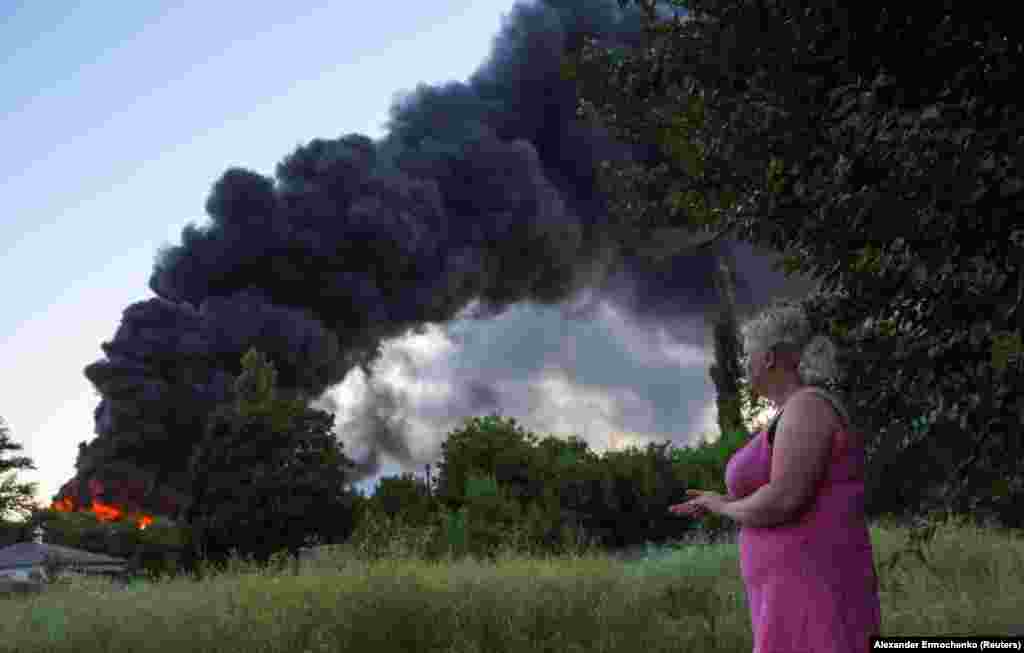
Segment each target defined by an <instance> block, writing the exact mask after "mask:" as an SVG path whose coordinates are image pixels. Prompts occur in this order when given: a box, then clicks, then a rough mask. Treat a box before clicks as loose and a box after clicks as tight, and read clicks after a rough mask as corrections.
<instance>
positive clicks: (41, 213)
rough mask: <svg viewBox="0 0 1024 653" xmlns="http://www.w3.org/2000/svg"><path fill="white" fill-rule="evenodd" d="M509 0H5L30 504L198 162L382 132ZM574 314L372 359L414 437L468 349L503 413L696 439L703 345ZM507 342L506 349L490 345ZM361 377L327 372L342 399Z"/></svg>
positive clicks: (82, 430) (222, 162) (563, 426)
mask: <svg viewBox="0 0 1024 653" xmlns="http://www.w3.org/2000/svg"><path fill="white" fill-rule="evenodd" d="M512 5H513V0H472V1H469V0H465V1H456V0H435V1H434V2H430V3H416V2H409V3H402V4H401V5H399V4H397V3H372V2H368V3H350V2H330V3H328V2H320V3H314V2H307V1H297V2H291V3H251V2H246V3H241V2H214V3H210V2H178V3H157V2H145V1H143V2H134V3H82V4H81V5H76V4H75V3H69V2H60V1H57V0H54V1H51V2H32V3H27V2H26V3H21V4H20V5H17V4H16V5H15V7H16V8H15V9H13V10H12V9H9V8H8V9H5V10H4V13H3V15H2V22H0V79H3V82H4V83H3V86H2V90H0V111H2V115H3V119H2V120H0V143H3V146H4V156H3V157H2V158H0V196H2V197H3V199H4V204H5V206H4V209H5V210H4V213H3V216H2V218H0V248H2V251H3V256H2V257H0V278H2V279H3V280H4V288H5V290H6V294H5V311H4V319H3V320H2V321H0V360H2V362H3V370H4V374H3V377H2V379H0V390H2V392H0V398H2V403H0V416H3V418H4V419H5V420H6V421H7V423H8V425H9V426H10V428H11V431H12V436H13V439H14V441H15V442H17V443H20V444H23V445H24V447H25V448H24V450H23V451H22V452H21V453H20V455H26V456H29V457H30V458H32V460H33V461H34V463H35V465H36V467H37V468H38V470H37V471H30V472H24V473H22V474H20V475H19V480H21V481H37V482H39V491H38V493H37V500H38V501H39V503H40V504H41V505H48V503H49V500H50V497H51V496H52V495H53V494H55V493H56V492H57V491H58V489H59V488H60V485H61V484H62V483H63V482H65V481H66V480H68V479H69V478H70V477H71V476H73V474H74V471H75V470H74V461H75V456H76V453H77V444H78V442H80V441H83V440H91V439H92V438H93V437H94V434H93V410H94V409H95V407H96V405H97V403H98V401H99V398H98V395H97V393H96V392H95V390H94V389H93V388H92V386H91V384H90V383H89V382H88V380H87V379H86V378H85V376H84V375H83V373H82V370H83V368H84V367H85V366H86V365H87V364H89V363H91V362H93V361H95V360H97V359H99V358H100V357H101V356H102V351H101V349H100V343H102V342H103V341H105V340H110V339H111V338H112V337H113V335H114V332H115V331H116V329H117V327H118V324H119V322H120V318H121V312H122V311H123V310H124V308H125V307H126V306H128V305H129V304H131V303H132V302H136V301H140V300H144V299H148V298H150V297H152V296H153V295H152V293H151V291H150V290H149V289H148V287H147V285H146V284H147V281H148V278H149V274H150V271H151V268H152V264H153V260H154V255H155V253H156V251H157V249H158V247H159V246H161V245H162V244H165V243H168V242H174V243H177V242H178V241H179V239H180V236H181V229H182V227H184V226H185V225H186V224H187V223H188V222H197V223H203V222H205V212H204V209H203V206H204V202H205V200H206V197H207V195H208V193H209V191H210V188H211V186H212V184H213V183H214V181H215V180H216V179H217V178H218V177H219V176H220V175H221V174H222V173H223V172H224V171H225V170H226V169H227V168H229V167H231V166H243V167H246V168H249V169H252V170H256V171H258V172H261V173H263V174H266V175H272V174H273V170H274V166H275V165H276V164H277V163H278V162H279V161H280V160H281V159H282V158H283V157H284V156H285V155H287V154H288V153H290V152H291V151H292V150H294V148H295V147H296V146H297V145H299V144H302V143H306V142H308V141H310V140H311V139H314V138H336V137H338V136H340V135H342V134H347V133H352V132H359V133H363V134H366V135H368V136H370V137H372V138H375V139H377V138H380V137H381V136H383V135H384V131H383V123H384V122H385V120H386V119H387V117H388V108H389V106H390V104H391V102H392V99H393V98H394V95H395V93H396V92H399V91H403V90H411V89H413V88H414V87H415V86H416V85H417V84H419V83H428V84H441V83H444V82H448V81H453V80H465V79H466V78H467V77H468V76H469V75H470V74H471V73H472V72H473V71H474V70H475V69H476V68H477V67H478V66H479V65H480V64H481V63H482V62H483V61H484V60H485V58H486V57H487V55H488V53H489V52H490V47H491V41H492V38H493V37H494V35H495V34H496V33H497V32H498V30H499V28H500V25H501V18H502V15H503V14H505V13H507V12H509V11H510V10H511V8H512ZM4 6H5V7H10V6H11V5H10V3H9V2H8V3H6V4H5V5H4ZM169 181H171V182H172V183H171V184H169V183H168V182H169ZM589 322H590V321H588V324H570V323H568V322H566V321H565V320H563V319H561V318H560V317H559V314H558V313H557V312H552V311H547V312H543V311H541V312H538V311H533V310H528V309H527V308H525V307H524V308H523V310H522V311H519V310H517V311H514V312H513V313H510V314H508V315H507V316H503V317H502V318H501V319H500V320H496V321H495V323H492V324H485V325H480V324H475V323H474V324H470V325H468V326H466V327H465V328H464V329H462V331H461V332H460V333H462V335H461V336H459V339H457V340H456V341H453V340H452V338H451V336H450V334H449V335H444V334H441V333H440V332H438V331H436V330H435V331H431V332H430V333H428V334H426V335H424V336H415V337H410V338H407V339H404V340H403V342H402V343H396V345H395V348H394V349H393V350H392V353H391V354H388V355H387V356H386V357H385V361H384V363H383V364H384V365H385V367H386V368H387V369H390V370H392V371H391V372H389V373H388V374H384V375H382V377H384V378H391V379H392V381H393V383H394V386H395V387H396V388H400V389H401V390H402V391H403V392H404V393H405V394H406V397H407V400H408V402H409V413H410V415H409V416H410V420H411V421H412V422H413V423H414V424H416V425H417V428H419V429H420V431H421V432H422V433H423V434H424V435H423V447H424V451H428V450H429V451H431V452H436V451H437V449H438V447H439V446H440V441H439V440H438V436H437V433H438V432H444V429H446V428H447V427H449V426H451V425H452V424H453V421H460V420H461V419H462V418H463V417H466V415H458V414H453V411H452V410H451V408H450V406H449V407H447V408H445V407H444V403H443V402H442V401H441V399H439V397H442V396H444V395H445V393H446V392H449V391H450V390H451V387H452V379H453V378H455V376H457V375H459V374H462V373H464V372H465V370H467V369H470V368H472V369H473V371H474V372H475V373H477V374H480V375H483V374H484V373H485V372H487V373H490V375H491V380H492V381H493V382H494V383H495V384H496V387H501V388H502V396H501V400H500V401H501V404H502V410H503V413H504V414H506V415H510V416H515V417H516V418H517V419H518V420H519V421H520V423H524V424H526V425H527V426H528V427H530V428H534V429H540V430H542V431H543V432H544V433H551V432H556V433H562V434H568V433H569V432H575V433H579V434H581V435H583V434H586V437H587V438H588V439H589V440H591V442H592V448H593V449H595V450H603V449H605V448H606V447H607V446H608V445H609V444H611V445H613V446H614V444H615V442H616V441H617V442H618V443H620V444H622V443H625V442H637V443H641V442H643V441H663V440H664V439H666V438H671V439H676V440H679V441H680V442H682V441H685V440H687V439H689V440H691V441H692V440H693V439H694V438H695V437H697V436H696V435H695V434H699V433H703V432H706V431H707V430H708V429H709V428H711V427H712V426H713V425H714V423H715V412H714V401H713V388H712V387H711V384H710V381H709V380H708V378H707V377H708V375H707V366H708V364H709V360H710V359H709V356H710V354H709V350H707V349H700V348H693V347H684V346H680V345H678V343H673V342H671V341H667V340H666V339H665V335H664V333H663V332H659V331H656V330H655V331H651V330H640V329H639V328H638V327H636V326H635V325H633V324H631V323H630V321H629V320H628V319H627V318H625V317H623V316H622V315H621V314H618V313H616V312H615V311H614V310H611V309H608V310H605V311H604V312H603V313H601V317H600V318H599V319H597V320H596V321H594V322H593V323H589ZM701 328H703V327H701V326H700V325H695V326H694V329H697V330H699V329H701ZM698 339H699V338H698ZM503 343H505V344H503ZM503 346H504V347H507V348H508V351H511V350H512V348H516V353H515V355H514V356H513V355H511V354H510V355H508V356H506V357H504V358H503V357H502V356H500V355H499V353H500V352H502V351H503V350H502V347H503ZM398 349H401V350H402V351H404V352H405V358H402V356H401V355H399V354H398V353H395V352H397V351H398ZM527 350H529V351H527ZM587 351H593V352H599V353H598V354H597V355H595V356H587V355H586V354H585V352H587ZM495 352H499V353H495ZM577 352H581V353H580V354H579V358H580V359H581V360H580V362H579V363H578V364H577ZM392 356H393V357H392ZM410 357H411V359H410ZM584 358H587V359H588V360H582V359H584ZM409 360H414V361H416V365H417V367H416V369H415V370H414V371H412V372H410V371H409V370H408V369H407V368H408V361H409ZM509 360H515V361H517V363H518V365H515V366H510V365H509ZM596 360H601V361H603V362H604V363H605V364H604V365H603V366H601V369H598V367H597V366H596V363H595V361H596ZM357 377H358V375H355V376H353V377H352V378H351V379H347V380H346V382H345V384H343V386H342V387H340V388H338V389H337V390H336V392H335V396H336V397H338V398H339V401H340V402H341V404H342V407H343V408H344V405H345V402H346V401H350V400H352V399H353V398H354V397H357V396H358V394H359V379H358V378H357ZM350 381H351V383H350ZM343 417H344V415H343V414H339V415H338V418H339V421H341V420H342V418H343ZM339 437H341V436H339ZM354 453H358V449H357V450H356V451H355V452H354ZM426 457H427V458H428V459H429V457H430V456H429V455H427V456H426ZM398 471H399V470H398V469H397V468H396V467H394V466H388V465H385V467H384V473H386V474H394V473H397V472H398Z"/></svg>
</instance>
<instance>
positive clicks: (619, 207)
mask: <svg viewBox="0 0 1024 653" xmlns="http://www.w3.org/2000/svg"><path fill="white" fill-rule="evenodd" d="M620 4H621V5H630V4H636V5H639V6H641V7H642V8H643V9H644V10H645V11H646V13H647V16H648V28H649V29H648V32H647V34H648V38H647V41H646V42H645V43H644V44H643V46H641V47H638V48H635V49H632V50H629V49H623V48H618V49H617V48H614V47H606V46H605V45H604V44H602V43H601V42H600V41H598V40H596V39H594V40H591V41H589V42H586V43H584V44H583V47H581V49H580V50H579V52H578V53H577V54H576V56H574V57H572V58H571V59H570V61H569V62H568V63H567V66H566V71H567V73H568V74H569V75H570V76H574V77H575V78H576V79H577V80H578V82H579V86H580V91H581V96H582V98H583V100H582V102H581V113H582V114H583V115H588V116H591V117H592V118H594V119H597V120H599V121H601V122H603V124H606V125H608V126H610V127H611V128H612V129H613V130H614V131H616V132H617V133H618V134H619V135H620V137H623V138H629V139H630V140H632V141H634V142H646V141H650V140H651V139H656V140H658V142H661V143H662V145H663V147H662V153H661V158H660V159H656V160H653V161H634V162H631V163H628V164H626V165H621V164H609V165H607V166H605V168H604V170H605V173H606V174H605V184H606V188H608V189H609V190H610V191H611V192H613V193H616V194H617V196H618V197H619V201H618V202H616V203H615V205H614V206H613V207H612V209H613V211H616V212H617V214H618V215H619V219H620V220H621V221H622V222H624V223H626V224H634V225H635V226H636V227H637V228H638V230H643V229H647V228H649V227H650V226H652V225H657V226H662V225H663V226H665V227H666V228H672V227H683V228H687V229H691V230H692V229H694V228H698V229H703V230H705V232H706V233H707V234H708V235H707V237H706V239H705V243H706V244H708V245H710V244H713V243H714V242H715V241H716V240H718V239H719V238H721V237H724V236H725V235H726V234H733V235H734V236H737V237H741V238H744V239H746V240H749V241H750V242H754V243H760V244H767V245H770V246H773V247H775V248H778V249H782V250H784V251H788V254H787V256H786V257H785V259H784V263H783V265H784V267H785V268H786V269H787V270H799V271H801V272H805V273H809V274H811V275H813V276H815V277H818V278H820V279H822V292H821V293H819V294H818V295H817V297H816V298H814V299H813V300H809V301H808V302H807V303H806V304H807V306H808V308H809V310H810V311H811V312H812V313H813V319H814V320H815V321H816V326H818V327H820V328H823V329H826V330H827V331H829V332H830V333H831V334H832V335H833V336H835V337H836V338H837V339H838V340H839V341H840V344H841V345H844V346H845V348H846V350H847V351H849V352H850V353H851V358H850V360H848V361H846V362H847V369H848V374H847V376H846V378H845V379H844V380H843V381H842V383H841V389H842V391H843V393H844V394H846V395H847V396H848V397H849V398H850V400H851V402H852V404H853V406H852V407H853V409H854V412H855V413H856V414H857V415H858V417H859V418H861V419H862V420H863V422H864V423H863V426H864V427H865V429H866V430H867V431H868V432H869V433H870V434H871V436H872V437H873V440H872V441H871V442H869V451H870V450H878V444H879V441H880V439H881V438H883V437H888V438H899V439H901V440H902V441H901V442H900V444H899V448H902V449H904V450H909V448H910V447H913V446H914V445H915V444H916V443H919V442H921V441H923V440H924V439H933V440H934V445H933V446H931V447H930V449H929V450H930V451H932V452H934V451H937V450H938V448H942V447H946V448H951V449H953V450H956V451H958V452H962V454H963V455H962V456H956V457H954V462H953V463H951V464H952V466H951V467H949V468H948V469H944V470H943V474H942V475H944V476H945V477H946V480H945V481H943V482H941V483H940V485H939V487H938V490H939V492H938V495H939V497H940V498H938V500H937V502H936V503H937V505H936V506H935V507H946V508H953V509H958V510H961V511H965V512H967V511H972V510H974V509H976V508H979V507H981V506H987V507H989V508H992V509H995V510H997V511H999V512H1000V514H1001V515H1002V516H1003V517H1004V521H1014V520H1017V521H1018V522H1019V521H1020V519H1021V517H1022V515H1021V511H1020V509H1019V505H1020V501H1019V498H1020V496H1022V495H1021V492H1024V484H1022V483H1021V481H1022V479H1024V470H1022V469H1021V466H1022V461H1024V456H1021V453H1022V452H1021V450H1020V447H1021V444H1020V438H1019V437H1016V435H1015V434H1016V433H1017V432H1018V431H1019V428H1020V424H1021V421H1022V420H1024V400H1022V399H1021V397H1024V392H1022V390H1024V388H1022V387H1021V385H1022V374H1021V366H1020V358H1021V356H1020V354H1021V351H1022V349H1021V334H1022V331H1024V311H1022V310H1021V303H1022V302H1021V299H1022V295H1024V230H1021V229H1019V228H1015V225H1016V220H1015V218H1016V216H1017V215H1019V213H1020V210H1021V208H1022V196H1021V190H1022V189H1024V172H1022V170H1021V164H1020V161H1021V160H1022V158H1021V156H1020V155H1021V146H1022V140H1021V137H1020V134H1021V133H1024V131H1022V129H1021V128H1022V127H1024V125H1022V122H1024V118H1022V115H1024V114H1022V112H1021V111H1020V106H1019V105H1020V100H1019V93H1018V92H1017V89H1016V87H1015V80H1014V78H1015V75H1016V71H1018V70H1019V69H1020V67H1021V64H1024V44H1022V39H1021V36H1020V34H1019V33H1018V32H1017V31H1015V30H1014V29H1013V27H1012V26H1013V25H1014V22H1013V18H1012V13H1011V12H1012V8H1011V7H1010V6H1008V5H1004V4H1000V3H987V4H984V5H972V6H969V7H968V6H965V5H961V4H954V3H949V2H942V3H929V4H927V5H909V4H903V5H898V4H893V3H887V2H876V1H869V2H859V3H854V4H840V3H835V2H820V3H807V2H796V1H783V2H773V3H763V2H753V1H752V0H729V1H716V0H704V1H700V0H698V1H693V2H685V3H682V2H680V3H674V4H676V5H680V6H685V7H686V8H687V9H688V15H687V16H686V18H685V19H683V18H679V17H676V18H671V19H666V18H665V16H664V13H663V12H662V13H661V14H659V13H658V12H657V11H656V10H655V4H656V3H654V2H650V1H648V0H639V1H637V2H630V1H629V0H622V1H621V2H620ZM919 416H920V417H922V418H923V420H924V427H923V428H915V429H908V428H907V423H908V422H910V421H911V420H912V419H915V418H917V417H919ZM1015 505H1016V506H1017V508H1016V509H1014V508H1013V506H1015Z"/></svg>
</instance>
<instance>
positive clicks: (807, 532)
mask: <svg viewBox="0 0 1024 653" xmlns="http://www.w3.org/2000/svg"><path fill="white" fill-rule="evenodd" d="M813 391H814V392H817V393H818V394H820V395H822V396H824V397H825V398H827V399H829V400H830V401H831V402H832V403H833V406H834V407H835V408H836V411H837V413H838V414H840V415H841V416H842V421H843V423H844V424H845V425H847V428H848V425H849V423H850V422H849V419H848V417H847V415H846V412H845V411H844V410H843V408H842V406H841V405H840V404H839V402H838V401H837V400H836V399H835V398H834V397H832V396H831V395H830V394H828V393H825V392H824V391H820V390H818V389H817V388H815V389H813ZM771 456H772V447H771V445H770V444H769V442H768V431H767V430H765V431H761V432H759V433H758V434H757V435H756V436H754V438H753V439H752V440H751V441H750V442H748V443H747V444H746V446H744V447H743V448H742V449H740V450H739V451H737V452H736V453H735V454H734V455H733V456H732V457H731V458H730V459H729V463H728V465H727V466H726V472H725V482H726V487H727V488H728V489H729V494H731V495H733V496H735V497H744V496H746V495H748V494H750V493H751V492H753V491H754V490H756V489H757V488H759V487H761V486H762V485H764V484H766V483H767V482H768V480H769V478H770V476H771ZM739 549H740V571H741V574H742V576H743V583H744V585H745V588H746V594H747V603H748V604H749V606H750V621H751V625H752V627H753V634H754V653H854V652H856V653H864V652H865V651H868V650H869V648H870V641H871V640H870V637H871V636H872V635H876V636H877V635H878V634H879V633H880V631H881V608H880V605H879V600H878V576H877V574H876V572H875V566H874V558H873V556H872V548H871V537H870V534H869V532H868V527H867V521H866V519H865V516H864V448H863V444H862V443H858V442H857V441H856V440H855V439H853V438H851V436H850V435H849V432H848V431H847V429H846V428H841V429H840V430H838V431H836V433H835V435H834V436H833V444H832V458H831V461H830V463H829V468H828V472H827V474H826V476H825V478H824V479H823V481H822V484H821V486H820V487H819V489H818V493H817V496H816V498H815V500H814V501H813V503H812V504H811V505H810V507H809V508H807V509H806V510H805V511H804V512H803V513H802V514H800V515H799V516H797V517H796V518H795V521H793V522H791V523H786V524H780V525H778V526H771V527H751V526H743V527H741V528H740V532H739Z"/></svg>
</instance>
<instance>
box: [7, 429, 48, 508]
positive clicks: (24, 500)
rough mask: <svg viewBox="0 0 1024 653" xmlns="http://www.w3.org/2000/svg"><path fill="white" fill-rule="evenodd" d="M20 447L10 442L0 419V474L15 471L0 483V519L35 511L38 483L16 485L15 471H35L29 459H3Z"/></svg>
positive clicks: (20, 447) (19, 449) (8, 430)
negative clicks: (8, 452)
mask: <svg viewBox="0 0 1024 653" xmlns="http://www.w3.org/2000/svg"><path fill="white" fill-rule="evenodd" d="M22 448H23V447H22V445H20V444H16V443H14V442H12V441H11V432H10V428H9V427H8V426H7V422H6V421H4V419H3V418H2V417H0V474H6V473H7V472H10V471H12V470H15V471H14V473H12V474H11V475H10V476H8V477H7V478H5V479H3V481H2V482H0V519H7V516H8V515H10V514H11V513H14V514H16V515H18V516H19V517H23V518H25V517H29V516H31V515H32V514H33V513H34V512H35V511H36V509H37V506H36V502H35V494H36V490H37V489H38V485H39V484H38V483H34V482H33V483H18V482H17V480H16V479H17V471H16V470H23V469H35V468H36V467H35V465H34V464H33V463H32V459H31V458H26V457H24V456H18V457H15V458H10V459H4V457H3V456H4V452H5V451H21V449H22Z"/></svg>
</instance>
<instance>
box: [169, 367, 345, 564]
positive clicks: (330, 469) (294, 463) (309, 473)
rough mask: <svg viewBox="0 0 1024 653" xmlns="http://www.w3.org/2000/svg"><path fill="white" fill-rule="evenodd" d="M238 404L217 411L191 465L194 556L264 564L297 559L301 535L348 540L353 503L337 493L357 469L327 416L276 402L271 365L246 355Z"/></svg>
mask: <svg viewBox="0 0 1024 653" xmlns="http://www.w3.org/2000/svg"><path fill="white" fill-rule="evenodd" d="M242 364H243V371H242V373H241V374H240V375H239V376H238V378H237V380H236V383H235V393H236V399H235V401H234V402H232V403H231V404H228V405H225V406H223V407H221V408H220V409H218V411H217V412H216V413H215V417H214V419H212V420H211V422H210V425H209V427H208V431H207V433H206V435H205V437H204V439H203V441H202V443H201V444H200V445H199V446H198V447H197V448H196V451H195V453H194V454H193V457H192V461H191V463H190V471H191V474H192V479H193V481H192V487H193V491H194V499H193V504H192V505H191V506H190V507H189V509H188V511H187V520H188V523H189V525H190V526H191V527H192V528H193V529H194V531H195V545H196V547H197V549H199V551H200V554H201V555H202V556H203V557H205V558H207V559H209V560H214V561H218V562H223V561H225V560H226V559H227V555H228V553H229V551H230V549H231V548H237V549H238V550H239V552H240V553H241V554H242V555H245V556H248V555H251V556H252V557H253V558H255V559H256V560H258V561H260V562H266V561H267V560H268V559H269V558H270V555H271V554H272V553H274V552H276V551H278V550H282V549H287V550H288V551H289V552H290V553H292V554H293V555H294V554H297V553H298V550H299V548H300V547H302V546H303V545H304V544H305V543H306V541H307V539H308V538H310V537H312V536H318V537H321V538H325V539H333V538H344V537H346V536H348V535H349V534H351V532H352V530H353V528H354V524H353V503H354V500H353V497H352V496H351V495H350V494H348V493H347V492H345V491H344V490H343V487H344V484H345V478H346V477H345V472H346V468H347V467H351V466H353V465H354V463H353V462H352V461H351V460H349V459H348V458H347V457H346V456H345V454H344V452H343V445H342V444H341V443H340V442H339V441H338V440H337V438H335V437H334V434H333V433H332V428H333V425H334V417H333V415H331V414H330V413H327V412H325V411H320V410H316V409H312V408H309V407H307V406H306V405H305V402H303V401H302V400H299V399H288V398H284V397H278V396H277V390H276V387H275V371H274V368H273V365H272V364H271V363H270V362H269V361H268V360H267V359H266V357H265V356H263V355H262V354H260V353H258V352H256V351H254V350H250V351H249V353H247V354H246V356H245V357H244V359H243V363H242Z"/></svg>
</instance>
